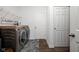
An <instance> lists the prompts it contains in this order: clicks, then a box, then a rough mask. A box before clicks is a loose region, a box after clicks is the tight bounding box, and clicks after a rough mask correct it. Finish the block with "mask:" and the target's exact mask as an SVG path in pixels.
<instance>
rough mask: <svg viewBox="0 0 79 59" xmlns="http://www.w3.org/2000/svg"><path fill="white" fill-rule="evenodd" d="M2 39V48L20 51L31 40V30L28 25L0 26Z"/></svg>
mask: <svg viewBox="0 0 79 59" xmlns="http://www.w3.org/2000/svg"><path fill="white" fill-rule="evenodd" d="M0 31H1V37H2V48H12V49H13V51H20V50H21V49H22V48H23V47H24V45H25V44H26V43H27V42H28V40H29V32H30V29H29V27H28V26H26V25H20V26H13V25H12V26H7V25H5V26H0Z"/></svg>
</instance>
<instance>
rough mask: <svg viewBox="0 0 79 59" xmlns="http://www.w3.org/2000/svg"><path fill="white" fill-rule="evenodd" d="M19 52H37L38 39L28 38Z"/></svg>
mask: <svg viewBox="0 0 79 59" xmlns="http://www.w3.org/2000/svg"><path fill="white" fill-rule="evenodd" d="M21 52H39V40H29V41H28V43H27V44H26V45H25V46H24V48H23V49H22V50H21Z"/></svg>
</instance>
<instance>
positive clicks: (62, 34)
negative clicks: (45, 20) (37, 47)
mask: <svg viewBox="0 0 79 59" xmlns="http://www.w3.org/2000/svg"><path fill="white" fill-rule="evenodd" d="M53 13H54V14H53V18H54V45H55V47H67V46H69V37H68V34H69V7H66V6H61V7H54V11H53Z"/></svg>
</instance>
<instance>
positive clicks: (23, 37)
mask: <svg viewBox="0 0 79 59" xmlns="http://www.w3.org/2000/svg"><path fill="white" fill-rule="evenodd" d="M26 40H27V38H26V31H25V30H24V29H23V30H21V33H20V44H21V45H24V44H25V43H26Z"/></svg>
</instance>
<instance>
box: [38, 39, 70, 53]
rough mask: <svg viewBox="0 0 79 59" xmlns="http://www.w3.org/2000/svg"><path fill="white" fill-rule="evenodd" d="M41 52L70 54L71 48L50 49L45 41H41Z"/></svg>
mask: <svg viewBox="0 0 79 59" xmlns="http://www.w3.org/2000/svg"><path fill="white" fill-rule="evenodd" d="M39 50H40V52H69V47H56V48H49V47H48V44H47V42H46V40H45V39H40V40H39Z"/></svg>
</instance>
